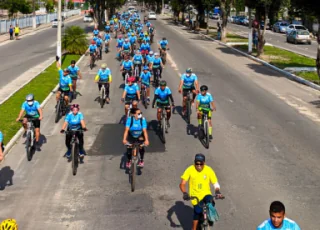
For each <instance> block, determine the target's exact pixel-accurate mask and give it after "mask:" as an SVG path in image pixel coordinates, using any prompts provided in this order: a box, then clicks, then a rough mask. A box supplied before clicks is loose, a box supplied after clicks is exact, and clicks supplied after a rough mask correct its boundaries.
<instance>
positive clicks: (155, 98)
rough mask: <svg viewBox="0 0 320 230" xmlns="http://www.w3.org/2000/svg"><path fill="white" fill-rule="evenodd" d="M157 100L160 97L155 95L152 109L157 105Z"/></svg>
mask: <svg viewBox="0 0 320 230" xmlns="http://www.w3.org/2000/svg"><path fill="white" fill-rule="evenodd" d="M157 99H159V95H157V94H155V95H154V97H153V101H152V108H154V104H155V103H156V101H157Z"/></svg>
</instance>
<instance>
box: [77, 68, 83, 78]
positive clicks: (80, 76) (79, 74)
mask: <svg viewBox="0 0 320 230" xmlns="http://www.w3.org/2000/svg"><path fill="white" fill-rule="evenodd" d="M77 73H78V76H79V79H82V74H81V72H80V69H79V70H78V72H77Z"/></svg>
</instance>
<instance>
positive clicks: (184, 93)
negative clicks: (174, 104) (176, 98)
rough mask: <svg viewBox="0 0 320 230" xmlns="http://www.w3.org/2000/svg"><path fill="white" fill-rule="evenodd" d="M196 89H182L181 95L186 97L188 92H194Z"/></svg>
mask: <svg viewBox="0 0 320 230" xmlns="http://www.w3.org/2000/svg"><path fill="white" fill-rule="evenodd" d="M195 89H196V87H194V86H192V87H191V88H190V89H183V90H182V95H183V96H184V97H186V96H187V95H188V92H189V91H192V90H195Z"/></svg>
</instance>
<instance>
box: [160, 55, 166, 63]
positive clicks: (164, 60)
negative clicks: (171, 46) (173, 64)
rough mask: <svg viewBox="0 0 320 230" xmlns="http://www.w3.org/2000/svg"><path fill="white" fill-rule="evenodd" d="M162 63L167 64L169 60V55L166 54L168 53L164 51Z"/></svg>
mask: <svg viewBox="0 0 320 230" xmlns="http://www.w3.org/2000/svg"><path fill="white" fill-rule="evenodd" d="M161 59H162V63H163V64H164V65H165V64H166V62H167V55H166V53H163V54H162V58H161Z"/></svg>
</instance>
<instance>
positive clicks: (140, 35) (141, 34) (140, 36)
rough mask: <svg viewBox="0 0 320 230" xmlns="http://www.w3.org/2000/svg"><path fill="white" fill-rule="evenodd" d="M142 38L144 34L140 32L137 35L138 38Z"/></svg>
mask: <svg viewBox="0 0 320 230" xmlns="http://www.w3.org/2000/svg"><path fill="white" fill-rule="evenodd" d="M143 37H144V33H143V31H141V32H140V33H139V38H141V39H142V38H143Z"/></svg>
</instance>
